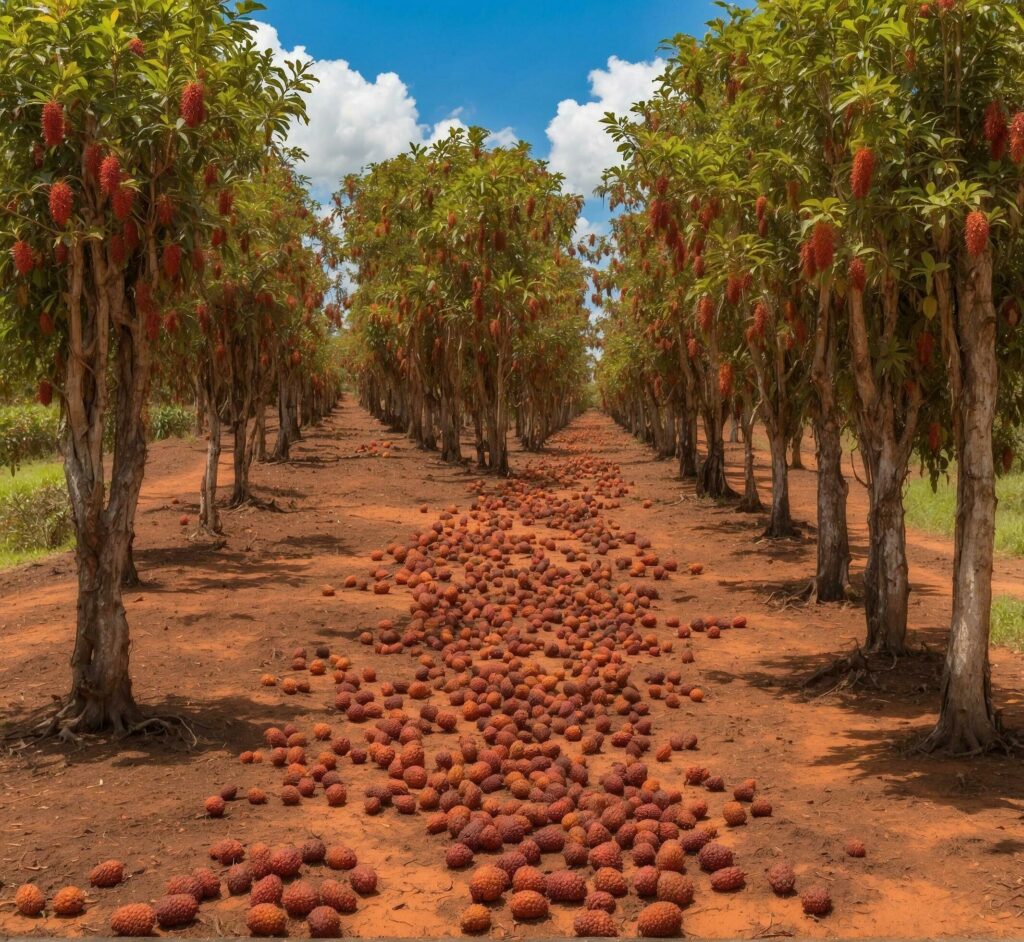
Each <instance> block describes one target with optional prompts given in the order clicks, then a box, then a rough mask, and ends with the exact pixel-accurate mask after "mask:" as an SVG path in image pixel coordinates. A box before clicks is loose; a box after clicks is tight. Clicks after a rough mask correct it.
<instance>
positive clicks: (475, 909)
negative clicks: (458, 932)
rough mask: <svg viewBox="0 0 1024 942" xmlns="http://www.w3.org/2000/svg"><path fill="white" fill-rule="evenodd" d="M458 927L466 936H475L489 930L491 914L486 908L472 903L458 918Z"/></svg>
mask: <svg viewBox="0 0 1024 942" xmlns="http://www.w3.org/2000/svg"><path fill="white" fill-rule="evenodd" d="M459 925H461V927H462V931H463V932H465V933H466V934H467V935H477V934H478V933H481V932H487V930H488V929H490V928H491V914H490V912H489V910H488V909H487V907H486V906H481V905H480V904H479V903H473V905H471V906H467V907H466V908H465V909H464V910H463V911H462V915H461V916H460V917H459Z"/></svg>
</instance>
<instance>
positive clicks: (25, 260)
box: [11, 239, 36, 275]
mask: <svg viewBox="0 0 1024 942" xmlns="http://www.w3.org/2000/svg"><path fill="white" fill-rule="evenodd" d="M11 258H13V259H14V269H15V271H17V273H18V274H19V275H27V274H29V273H30V272H31V271H32V269H33V268H35V267H36V256H35V252H33V251H32V246H30V245H29V244H28V243H27V242H25V241H23V240H21V239H19V240H18V241H17V242H15V243H14V245H13V246H12V248H11Z"/></svg>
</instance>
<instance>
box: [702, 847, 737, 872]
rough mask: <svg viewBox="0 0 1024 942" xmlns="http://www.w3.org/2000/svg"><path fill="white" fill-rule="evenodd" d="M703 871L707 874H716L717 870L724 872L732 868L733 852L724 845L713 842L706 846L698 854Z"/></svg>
mask: <svg viewBox="0 0 1024 942" xmlns="http://www.w3.org/2000/svg"><path fill="white" fill-rule="evenodd" d="M697 860H698V862H699V863H700V868H701V870H704V871H705V872H707V873H714V872H715V871H716V870H723V869H724V868H726V867H731V866H732V851H731V850H729V848H728V847H725V846H724V845H722V844H719V843H717V842H716V841H712V842H711V843H710V844H705V845H704V846H703V847H702V848H701V849H700V851H699V852H698V854H697Z"/></svg>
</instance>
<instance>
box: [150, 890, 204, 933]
mask: <svg viewBox="0 0 1024 942" xmlns="http://www.w3.org/2000/svg"><path fill="white" fill-rule="evenodd" d="M153 911H154V912H155V913H156V921H157V922H158V923H159V924H160V928H161V929H180V928H181V927H182V926H187V925H189V923H191V922H192V920H193V919H195V918H196V913H198V912H199V903H197V902H196V898H195V897H194V896H192V895H191V894H190V893H178V894H175V895H174V896H164V897H163V898H162V899H158V900H157V901H156V904H155V905H154V906H153Z"/></svg>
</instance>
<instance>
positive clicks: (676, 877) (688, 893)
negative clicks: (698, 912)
mask: <svg viewBox="0 0 1024 942" xmlns="http://www.w3.org/2000/svg"><path fill="white" fill-rule="evenodd" d="M657 896H658V899H659V900H660V901H662V902H664V903H675V904H676V906H689V905H690V903H692V902H693V880H691V879H690V878H689V877H686V876H683V874H681V873H676V872H675V871H673V870H664V871H662V873H661V874H660V875H659V876H658V887H657Z"/></svg>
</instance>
